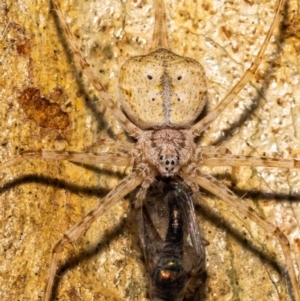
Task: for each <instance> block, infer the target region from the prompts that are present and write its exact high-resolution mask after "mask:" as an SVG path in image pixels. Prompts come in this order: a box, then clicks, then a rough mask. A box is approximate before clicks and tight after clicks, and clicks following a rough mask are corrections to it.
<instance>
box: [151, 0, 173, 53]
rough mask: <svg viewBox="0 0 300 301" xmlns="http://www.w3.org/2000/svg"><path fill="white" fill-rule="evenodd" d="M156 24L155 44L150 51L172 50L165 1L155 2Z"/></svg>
mask: <svg viewBox="0 0 300 301" xmlns="http://www.w3.org/2000/svg"><path fill="white" fill-rule="evenodd" d="M154 9H155V23H154V31H153V42H152V46H151V50H150V51H155V50H156V49H158V48H165V49H168V50H170V45H169V38H168V30H167V20H166V9H165V3H164V1H157V0H156V1H154Z"/></svg>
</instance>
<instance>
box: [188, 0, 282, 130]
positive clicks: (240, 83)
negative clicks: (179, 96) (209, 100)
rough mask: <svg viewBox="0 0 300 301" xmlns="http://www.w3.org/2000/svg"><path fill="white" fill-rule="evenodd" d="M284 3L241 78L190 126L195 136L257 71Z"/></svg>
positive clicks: (280, 5) (280, 3)
mask: <svg viewBox="0 0 300 301" xmlns="http://www.w3.org/2000/svg"><path fill="white" fill-rule="evenodd" d="M284 3H285V0H279V1H278V4H277V7H276V12H275V16H274V19H273V21H272V24H271V26H270V29H269V31H268V33H267V35H266V37H265V40H264V42H263V44H262V46H261V48H260V50H259V52H258V54H257V55H256V57H255V59H254V61H253V62H252V64H251V67H250V68H249V69H248V70H247V71H246V72H245V73H244V75H243V76H242V78H241V79H240V80H239V81H238V82H237V83H236V84H235V85H234V86H233V88H232V89H231V90H230V91H229V93H228V94H227V95H226V96H225V97H224V98H223V100H222V101H221V102H220V103H219V104H218V105H217V106H216V107H215V108H214V109H213V110H212V111H211V112H210V113H208V114H207V115H206V116H205V117H204V118H202V119H201V120H200V121H199V122H198V123H196V124H195V125H194V126H192V133H193V135H195V136H199V135H200V134H201V133H202V132H203V131H205V130H206V129H207V128H208V126H209V125H210V124H211V123H212V122H213V121H214V120H215V119H216V118H218V116H219V115H220V113H221V112H222V111H223V110H224V109H225V108H226V107H227V106H228V104H229V103H230V102H231V101H232V100H233V99H234V98H235V96H236V95H237V94H238V93H239V92H240V91H241V90H242V88H243V87H244V86H245V85H246V83H247V82H248V81H249V80H250V79H251V78H252V76H253V75H254V74H255V72H256V71H257V69H258V67H259V65H260V62H261V60H262V57H263V55H264V53H265V50H266V48H267V46H268V44H269V41H270V39H271V37H272V35H273V31H274V28H275V26H276V25H277V23H278V22H279V19H280V16H281V14H280V12H281V10H282V8H283V5H284Z"/></svg>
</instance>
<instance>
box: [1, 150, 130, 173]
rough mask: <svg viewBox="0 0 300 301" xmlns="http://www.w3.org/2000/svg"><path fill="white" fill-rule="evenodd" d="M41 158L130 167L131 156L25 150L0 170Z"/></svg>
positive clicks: (3, 164)
mask: <svg viewBox="0 0 300 301" xmlns="http://www.w3.org/2000/svg"><path fill="white" fill-rule="evenodd" d="M36 158H41V159H45V160H68V161H72V162H77V163H85V164H100V163H102V164H113V165H118V166H130V165H131V163H132V162H131V161H132V158H131V155H130V154H125V153H92V152H73V151H72V152H71V151H53V150H26V151H23V152H21V153H20V154H19V155H17V156H15V157H12V158H10V159H9V160H7V161H6V162H4V163H2V164H0V170H2V169H4V168H7V167H10V166H13V165H16V164H18V163H20V162H22V161H25V160H29V159H36Z"/></svg>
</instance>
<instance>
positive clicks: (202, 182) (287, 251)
mask: <svg viewBox="0 0 300 301" xmlns="http://www.w3.org/2000/svg"><path fill="white" fill-rule="evenodd" d="M189 179H190V180H192V181H194V182H196V183H197V184H198V185H199V186H200V187H202V188H204V189H206V190H207V191H209V192H211V193H212V194H214V195H215V196H217V197H218V198H220V199H222V200H224V201H225V202H226V203H227V204H228V205H230V206H231V207H233V208H236V209H237V210H238V211H239V212H241V213H242V214H244V215H245V216H246V217H248V218H250V219H251V220H252V221H254V222H255V223H256V224H257V225H259V226H260V227H261V228H263V229H264V230H265V231H266V232H268V233H270V234H272V235H273V236H275V237H276V238H277V240H278V241H279V243H280V245H281V248H282V251H283V255H284V258H285V263H286V267H287V271H288V274H289V277H290V280H291V283H292V287H293V294H294V298H295V300H296V301H300V293H299V285H298V282H297V276H296V273H295V269H294V266H293V261H292V256H291V248H290V243H289V241H288V239H287V237H286V236H285V235H284V233H283V232H282V231H281V230H280V229H279V228H278V227H276V226H274V225H272V224H271V223H269V222H268V221H267V220H266V219H265V218H264V217H262V216H261V215H259V214H258V213H257V212H256V211H254V210H253V209H252V208H251V207H250V206H248V205H247V204H245V203H244V202H243V200H242V199H240V198H239V197H238V196H236V195H235V194H234V193H233V192H232V191H230V190H229V189H228V188H227V187H226V186H225V185H223V184H222V183H220V182H218V181H217V180H216V179H214V178H213V177H211V176H209V175H203V174H200V172H199V170H196V175H195V176H189Z"/></svg>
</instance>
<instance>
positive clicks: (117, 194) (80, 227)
mask: <svg viewBox="0 0 300 301" xmlns="http://www.w3.org/2000/svg"><path fill="white" fill-rule="evenodd" d="M143 179H144V177H143V175H142V171H141V170H139V169H137V170H136V171H134V172H132V173H131V174H130V175H128V176H127V177H126V178H125V179H124V180H122V181H121V182H120V184H119V185H118V186H116V187H115V188H114V189H113V190H111V191H110V192H109V193H108V194H107V195H106V196H105V197H104V198H103V199H102V200H101V202H100V203H99V205H98V206H96V207H95V208H94V209H92V210H91V211H90V212H89V213H88V214H87V215H86V216H85V217H84V218H83V219H82V220H81V221H80V222H79V223H77V224H76V225H75V226H73V227H72V228H71V229H69V230H68V231H67V232H66V233H65V234H64V235H63V237H62V238H61V239H60V240H59V241H58V242H57V243H56V244H55V246H54V248H53V251H52V260H51V264H50V268H49V272H48V277H47V282H46V288H45V294H44V298H43V301H49V300H50V297H51V292H52V287H53V282H54V278H55V273H56V269H57V264H58V261H59V258H60V254H61V252H62V251H63V250H64V248H65V245H66V244H67V243H72V242H74V241H75V240H76V239H78V238H79V237H80V236H81V235H82V233H83V232H85V231H86V230H87V229H88V228H89V227H90V226H91V224H92V223H93V222H94V221H95V220H96V219H97V218H99V217H100V216H101V215H103V214H104V213H105V212H106V211H107V210H108V209H109V208H110V207H111V206H113V205H114V204H115V203H116V202H117V201H118V200H120V199H122V198H123V197H124V196H126V195H127V194H128V193H129V192H131V191H132V190H134V189H135V188H136V187H137V186H138V185H140V184H141V183H142V181H143Z"/></svg>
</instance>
